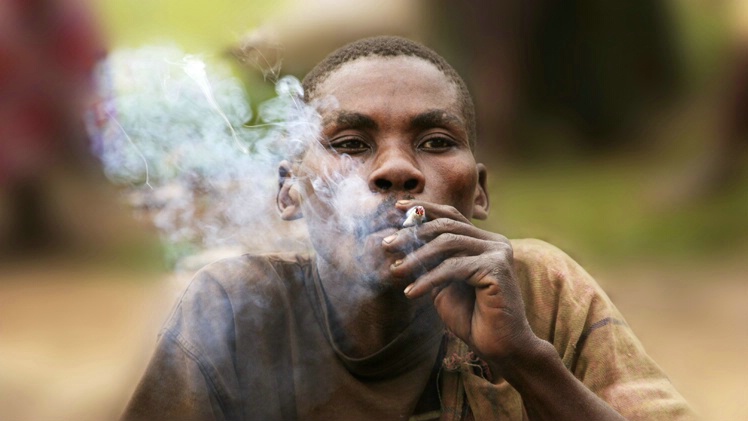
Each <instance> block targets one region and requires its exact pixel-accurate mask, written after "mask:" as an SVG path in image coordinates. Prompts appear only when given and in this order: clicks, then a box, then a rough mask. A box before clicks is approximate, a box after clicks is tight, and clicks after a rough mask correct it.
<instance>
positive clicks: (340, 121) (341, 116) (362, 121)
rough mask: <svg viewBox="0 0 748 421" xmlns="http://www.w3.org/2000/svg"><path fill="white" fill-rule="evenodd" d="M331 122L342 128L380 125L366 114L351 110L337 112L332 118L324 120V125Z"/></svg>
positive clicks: (376, 126)
mask: <svg viewBox="0 0 748 421" xmlns="http://www.w3.org/2000/svg"><path fill="white" fill-rule="evenodd" d="M329 124H334V125H336V126H338V127H339V128H342V129H377V128H378V127H379V126H378V125H377V122H376V121H374V119H372V118H371V117H369V116H367V115H366V114H361V113H356V112H351V111H339V112H337V113H335V115H334V116H333V117H332V118H330V119H327V121H325V122H324V125H329Z"/></svg>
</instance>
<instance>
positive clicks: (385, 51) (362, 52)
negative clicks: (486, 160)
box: [301, 35, 476, 150]
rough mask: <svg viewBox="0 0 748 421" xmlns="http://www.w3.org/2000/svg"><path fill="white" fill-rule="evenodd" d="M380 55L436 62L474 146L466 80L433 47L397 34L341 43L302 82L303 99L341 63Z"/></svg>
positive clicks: (471, 104) (473, 130) (311, 94)
mask: <svg viewBox="0 0 748 421" xmlns="http://www.w3.org/2000/svg"><path fill="white" fill-rule="evenodd" d="M369 56H380V57H397V56H410V57H417V58H420V59H423V60H426V61H428V62H429V63H431V64H433V65H434V66H436V68H437V69H439V71H441V72H442V73H443V74H444V75H445V76H447V78H448V79H449V80H451V81H452V82H453V83H454V84H455V86H456V87H457V95H458V98H457V99H458V101H459V102H460V108H461V111H462V114H463V117H464V118H465V124H466V125H467V127H466V129H467V133H468V140H469V141H470V146H471V147H472V148H473V150H474V149H475V143H476V129H475V106H474V105H473V98H472V96H471V95H470V91H468V88H467V85H466V84H465V81H464V80H463V79H462V77H460V75H459V74H458V73H457V71H456V70H455V69H454V68H453V67H452V66H450V65H449V63H447V61H446V60H444V58H443V57H442V56H440V55H439V54H438V53H436V52H435V51H434V50H432V49H430V48H428V47H426V46H425V45H423V44H420V43H417V42H415V41H412V40H409V39H406V38H402V37H397V36H389V35H382V36H375V37H370V38H363V39H360V40H358V41H354V42H352V43H350V44H347V45H344V46H342V47H340V48H338V49H337V50H335V51H333V52H332V53H330V55H328V56H327V57H325V58H324V59H323V60H322V61H321V62H319V63H318V64H317V65H316V66H315V67H314V68H313V69H312V70H311V71H310V72H309V73H307V75H306V76H305V77H304V79H303V80H302V82H301V85H302V87H303V88H304V100H305V101H310V100H311V99H312V98H313V97H314V94H315V92H316V90H317V88H318V87H319V85H320V84H321V83H322V82H324V80H325V79H327V77H328V76H330V75H331V74H332V73H333V72H335V71H336V70H337V69H339V68H340V67H342V66H343V65H344V64H346V63H348V62H350V61H353V60H355V59H358V58H362V57H369Z"/></svg>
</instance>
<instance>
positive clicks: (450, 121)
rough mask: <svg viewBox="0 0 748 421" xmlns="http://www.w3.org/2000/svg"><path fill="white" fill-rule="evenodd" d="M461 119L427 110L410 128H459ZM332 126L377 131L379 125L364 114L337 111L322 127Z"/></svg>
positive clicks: (442, 112)
mask: <svg viewBox="0 0 748 421" xmlns="http://www.w3.org/2000/svg"><path fill="white" fill-rule="evenodd" d="M462 123H463V122H462V119H460V118H459V117H457V116H456V115H454V114H451V113H449V112H447V111H445V110H440V109H434V110H428V111H425V112H423V113H421V114H418V115H416V116H415V117H413V118H412V119H411V121H410V127H411V128H413V129H416V130H425V129H430V128H433V127H461V125H462ZM329 124H334V125H335V126H338V127H339V128H342V129H377V128H379V125H378V124H377V122H376V121H374V119H372V118H371V117H369V116H367V115H366V114H362V113H357V112H353V111H338V112H337V113H335V115H334V116H333V117H331V118H329V119H326V121H325V122H324V125H329Z"/></svg>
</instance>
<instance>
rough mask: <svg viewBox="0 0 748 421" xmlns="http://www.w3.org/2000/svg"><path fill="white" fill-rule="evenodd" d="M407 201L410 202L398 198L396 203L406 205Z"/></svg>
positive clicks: (408, 201)
mask: <svg viewBox="0 0 748 421" xmlns="http://www.w3.org/2000/svg"><path fill="white" fill-rule="evenodd" d="M409 203H410V200H398V201H397V204H398V205H403V206H405V205H407V204H409Z"/></svg>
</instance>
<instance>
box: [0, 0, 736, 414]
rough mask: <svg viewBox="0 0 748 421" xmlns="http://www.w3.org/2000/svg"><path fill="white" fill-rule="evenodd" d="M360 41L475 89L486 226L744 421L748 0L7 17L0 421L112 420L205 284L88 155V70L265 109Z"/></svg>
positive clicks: (204, 6)
mask: <svg viewBox="0 0 748 421" xmlns="http://www.w3.org/2000/svg"><path fill="white" fill-rule="evenodd" d="M374 34H396V35H403V36H407V37H411V38H413V39H416V40H420V41H422V42H424V43H426V44H427V45H429V46H431V47H432V48H434V49H436V50H437V51H438V52H440V53H441V54H442V55H444V56H445V57H446V58H447V59H448V61H450V62H451V63H452V64H453V65H455V67H456V68H457V69H458V71H459V72H460V73H461V74H462V75H463V76H464V78H465V79H466V81H467V82H468V85H469V87H470V89H471V91H472V92H473V95H474V97H475V100H476V105H477V109H478V119H479V121H478V130H479V147H478V153H477V156H478V158H479V160H480V161H482V162H485V163H486V164H487V165H488V167H489V169H490V171H491V178H490V191H491V198H492V214H491V217H490V219H489V220H488V221H485V222H482V223H481V225H482V226H484V227H486V228H488V229H491V230H494V231H497V232H501V233H503V234H505V235H507V236H509V237H510V238H520V237H536V238H541V239H544V240H547V241H549V242H552V243H554V244H556V245H558V246H559V247H561V248H562V249H564V250H565V251H567V252H568V253H569V254H570V255H571V256H572V257H574V258H575V259H577V260H578V261H579V262H580V263H581V264H582V265H583V266H584V267H585V268H587V270H588V271H589V272H590V273H592V275H593V276H595V277H596V278H597V279H598V281H599V282H600V283H601V284H602V285H603V287H604V288H605V289H606V291H608V293H609V295H610V296H611V298H612V299H613V301H614V302H615V303H616V305H618V307H619V308H620V309H621V310H622V311H623V313H624V315H625V316H626V317H627V321H628V322H629V324H630V325H631V326H632V327H633V329H634V331H635V332H636V333H637V334H638V335H639V337H640V339H641V340H642V342H643V343H644V346H645V348H646V349H647V350H648V351H649V353H650V354H651V355H652V356H653V357H654V358H655V360H657V361H658V362H659V363H660V365H662V366H663V367H664V369H665V370H666V372H667V373H668V374H669V375H670V377H671V379H672V381H673V382H674V383H675V385H676V387H677V388H678V389H679V390H680V391H681V393H683V395H685V397H686V398H687V399H688V400H689V401H690V402H691V404H692V405H693V406H694V408H695V409H696V410H697V411H699V412H700V413H701V414H702V416H703V419H705V420H744V419H748V401H746V399H745V397H746V396H748V382H747V381H746V378H748V362H746V358H745V357H746V355H748V330H746V328H745V326H746V324H747V323H748V310H746V307H745V305H744V302H745V301H746V299H748V274H747V273H748V271H747V270H746V269H748V264H746V263H745V257H746V256H748V170H747V169H746V168H748V2H746V1H744V0H723V1H708V0H659V1H655V0H629V1H627V2H612V1H607V2H605V1H603V2H601V1H599V0H598V1H595V0H570V1H566V2H554V1H549V0H529V1H528V0H501V1H488V0H476V1H473V2H450V1H447V0H431V1H426V0H421V1H408V2H403V1H396V0H387V1H378V2H367V3H362V2H356V3H354V2H345V1H341V0H314V1H301V0H284V1H269V0H264V1H259V0H254V1H251V2H249V1H238V0H214V1H212V2H210V3H209V4H208V2H200V1H196V0H180V1H176V0H153V1H149V2H135V1H132V0H100V1H96V2H85V1H83V0H31V1H26V0H2V1H0V265H1V266H0V267H1V268H2V270H0V418H2V419H4V420H53V419H54V420H68V419H69V420H73V419H74V420H84V421H85V420H97V421H98V420H108V419H116V418H117V416H118V415H119V413H120V412H121V411H122V409H123V407H124V405H125V403H126V401H127V399H128V398H129V395H130V393H131V392H132V390H133V388H134V386H135V384H136V382H137V380H138V378H139V377H140V375H141V373H142V371H143V369H144V367H145V364H146V362H147V360H148V358H149V355H150V353H151V351H152V348H153V345H154V344H155V341H156V335H157V333H158V330H159V328H160V326H161V324H162V323H163V322H164V319H165V318H166V317H167V315H168V313H169V311H170V309H171V307H172V305H173V303H174V301H175V300H176V299H177V297H178V295H179V291H180V289H181V288H182V287H183V285H184V282H185V279H188V278H189V276H190V275H191V273H192V270H193V269H194V267H196V266H197V265H198V263H195V264H192V265H181V266H177V265H176V264H175V261H174V259H170V258H169V253H170V250H171V251H173V250H172V249H170V248H169V246H168V245H166V244H164V242H162V241H161V240H160V238H159V235H158V232H157V231H156V230H155V229H154V227H153V224H152V223H151V221H149V220H148V218H142V217H141V218H135V217H134V216H133V215H134V212H133V211H134V210H136V209H133V206H132V204H131V203H128V202H127V201H126V200H124V199H123V195H122V194H121V193H122V190H121V186H117V185H116V184H113V183H111V182H110V181H109V180H108V179H107V177H105V175H104V173H103V171H102V169H101V166H100V164H99V162H98V161H97V159H96V158H95V157H94V156H93V154H91V153H90V150H91V148H90V145H89V144H88V142H89V141H88V135H87V134H86V130H85V129H84V126H83V124H82V122H81V118H80V115H81V114H82V113H83V112H84V110H85V109H86V107H87V106H88V105H90V103H91V102H92V101H95V98H96V95H95V93H94V90H93V79H92V75H93V71H94V66H95V64H96V63H97V61H99V60H101V59H102V58H104V57H106V55H107V54H108V53H110V52H113V51H116V50H119V49H123V48H139V47H143V46H147V45H157V44H162V43H169V44H174V45H178V46H179V47H180V48H181V49H183V50H184V51H186V52H189V53H194V54H208V55H210V56H212V57H214V58H215V59H216V60H221V61H224V62H226V63H228V65H230V66H231V68H232V69H233V72H234V74H235V75H236V77H237V78H239V79H240V80H241V81H242V83H243V85H244V87H245V89H246V92H247V94H248V96H249V97H250V98H251V99H252V101H253V103H257V102H259V101H261V100H263V99H267V98H270V97H272V96H273V95H274V87H273V82H274V81H276V80H277V76H279V75H284V74H290V75H296V76H298V77H302V76H303V75H304V74H305V72H306V71H308V70H309V69H310V68H311V66H313V65H314V64H315V63H316V62H317V61H319V60H320V59H321V58H322V57H323V56H324V55H325V54H326V53H328V52H330V51H331V50H332V49H334V48H336V47H337V46H340V45H342V44H343V43H345V42H348V41H352V40H354V39H357V38H360V37H362V36H366V35H374ZM209 252H210V251H209V250H206V251H205V253H204V254H203V256H208V257H204V258H203V259H201V260H199V262H204V261H206V260H209V259H210V256H211V254H210V253H209ZM175 266H176V267H177V268H179V269H180V270H175Z"/></svg>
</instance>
